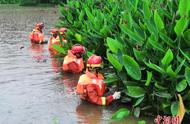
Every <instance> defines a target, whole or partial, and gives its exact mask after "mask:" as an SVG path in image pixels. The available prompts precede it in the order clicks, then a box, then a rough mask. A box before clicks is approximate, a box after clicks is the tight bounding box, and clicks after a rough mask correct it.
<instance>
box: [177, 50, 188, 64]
mask: <svg viewBox="0 0 190 124" xmlns="http://www.w3.org/2000/svg"><path fill="white" fill-rule="evenodd" d="M179 50H180V52H181V54H182V55H183V56H184V57H185V58H186V59H187V60H188V61H190V57H189V56H188V55H187V54H186V53H185V52H183V50H181V49H179Z"/></svg>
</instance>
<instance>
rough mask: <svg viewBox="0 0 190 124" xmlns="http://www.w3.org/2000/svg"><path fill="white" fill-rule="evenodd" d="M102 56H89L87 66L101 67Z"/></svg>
mask: <svg viewBox="0 0 190 124" xmlns="http://www.w3.org/2000/svg"><path fill="white" fill-rule="evenodd" d="M101 64H102V57H101V56H97V55H95V54H94V55H92V56H91V57H90V58H88V61H87V67H101Z"/></svg>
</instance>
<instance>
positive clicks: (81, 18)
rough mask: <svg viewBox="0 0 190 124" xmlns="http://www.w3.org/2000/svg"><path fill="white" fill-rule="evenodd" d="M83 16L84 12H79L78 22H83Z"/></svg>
mask: <svg viewBox="0 0 190 124" xmlns="http://www.w3.org/2000/svg"><path fill="white" fill-rule="evenodd" d="M84 15H85V13H84V11H83V10H81V12H80V15H79V21H82V20H83V18H84Z"/></svg>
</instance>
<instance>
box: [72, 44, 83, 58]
mask: <svg viewBox="0 0 190 124" xmlns="http://www.w3.org/2000/svg"><path fill="white" fill-rule="evenodd" d="M71 52H72V54H73V55H75V56H76V57H77V58H81V57H82V54H84V53H85V48H84V46H82V45H80V44H75V45H73V46H72V48H71Z"/></svg>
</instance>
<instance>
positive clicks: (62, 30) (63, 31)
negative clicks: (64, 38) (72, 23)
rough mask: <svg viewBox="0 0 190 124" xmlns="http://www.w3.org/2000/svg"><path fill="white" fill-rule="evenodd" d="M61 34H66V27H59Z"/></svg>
mask: <svg viewBox="0 0 190 124" xmlns="http://www.w3.org/2000/svg"><path fill="white" fill-rule="evenodd" d="M59 32H60V34H64V33H65V32H67V29H66V28H60V29H59Z"/></svg>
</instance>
